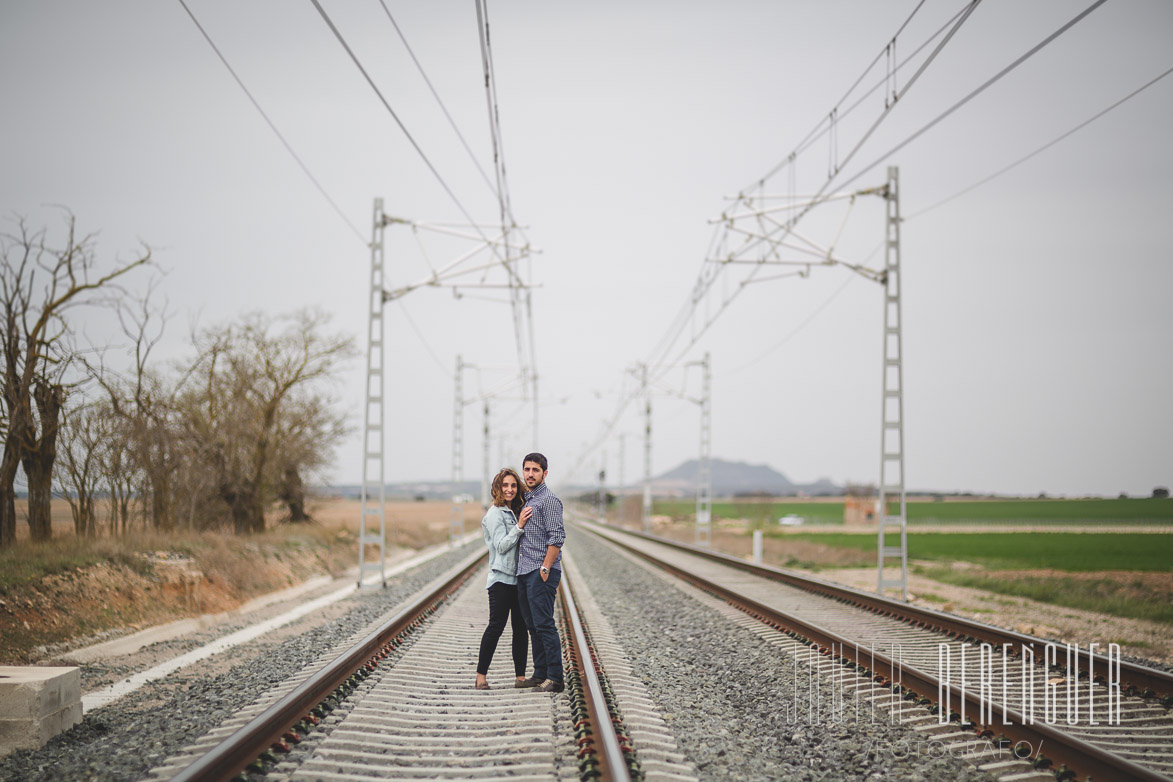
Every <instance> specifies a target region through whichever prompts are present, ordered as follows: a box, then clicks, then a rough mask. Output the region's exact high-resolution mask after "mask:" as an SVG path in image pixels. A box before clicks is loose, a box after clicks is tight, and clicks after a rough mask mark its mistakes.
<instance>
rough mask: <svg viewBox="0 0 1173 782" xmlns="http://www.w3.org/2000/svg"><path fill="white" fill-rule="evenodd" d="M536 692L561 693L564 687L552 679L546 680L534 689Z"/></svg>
mask: <svg viewBox="0 0 1173 782" xmlns="http://www.w3.org/2000/svg"><path fill="white" fill-rule="evenodd" d="M535 689H536V690H537V691H538V692H562V691H563V690H565V689H566V686H565V685H564V684H562V682H556V681H554V680H553V679H546V680H545V681H544V682H542V683H541V684H539V685H538V686H537V687H536V688H535Z"/></svg>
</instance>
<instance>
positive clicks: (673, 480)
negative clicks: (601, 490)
mask: <svg viewBox="0 0 1173 782" xmlns="http://www.w3.org/2000/svg"><path fill="white" fill-rule="evenodd" d="M698 464H699V462H698V460H696V459H689V460H688V461H686V462H684V463H683V464H681V465H680V466H679V467H676V468H674V469H672V470H669V471H668V472H666V473H664V474H662V475H660V476H658V477H656V478H653V479H652V491H653V492H654V493H656V494H690V493H693V492H695V491H696V481H697V471H698ZM711 473H712V485H713V495H714V496H723V497H728V496H731V495H734V494H756V493H761V494H775V495H793V494H799V493H803V494H811V495H837V494H842V493H843V487H842V486H837V485H835V484H834V483H833V482H831V481H830V480H828V479H827V478H820V479H819V480H817V481H815V482H814V483H793V482H792V481H790V479H789V478H787V477H786V476H785V475H783V474H782V473H780V472H778V471H777V470H775V469H774V468H773V467H771V466H769V465H768V464H748V463H746V462H727V461H725V460H724V459H713V460H712V462H711Z"/></svg>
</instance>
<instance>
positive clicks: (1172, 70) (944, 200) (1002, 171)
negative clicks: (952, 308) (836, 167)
mask: <svg viewBox="0 0 1173 782" xmlns="http://www.w3.org/2000/svg"><path fill="white" fill-rule="evenodd" d="M1170 73H1173V68H1169V69H1168V70H1166V71H1165V72H1164V73H1162V74H1161V75H1160V76H1157V77H1156V78H1154V79H1151V80H1150V81H1148V82H1146V83H1145V84H1143V85H1141V86H1140V87H1137V88H1136V89H1135V90H1133V91H1132V92H1130V93H1128V94H1127V95H1125V96H1124V97H1123V98H1121V99H1120V100H1118V101H1116V102H1115V103H1113V104H1112V105H1111V106H1108V107H1107V108H1105V109H1103V110H1102V111H1099V112H1097V113H1096V114H1095V115H1093V116H1091V117H1088V118H1087V119H1085V120H1084V121H1083V122H1081V123H1079V124H1078V125H1076V126H1075V127H1073V128H1071V129H1070V130H1068V131H1067V132H1066V133H1063V134H1061V135H1059V136H1056V137H1055V138H1053V139H1051V140H1050V141H1048V142H1047V143H1046V144H1043V145H1042V146H1041V147H1039V148H1038V149H1036V150H1034V151H1033V152H1030V153H1029V154H1026V155H1023V156H1022V157H1020V158H1019V159H1018V160H1015V161H1014V162H1013V163H1011V164H1009V165H1007V166H1004V167H1003V168H1000V169H998V170H997V171H995V172H994V173H993V174H990V175H989V176H987V177H985V178H984V179H980V180H978V181H977V182H974V183H973V184H972V185H970V186H969V187H966V188H964V189H962V190H958V191H957V192H956V193H954V194H953V195H951V196H948V197H947V198H942V199H941V200H940V201H937V202H936V203H934V204H932V205H931V206H926V207H925V208H924V209H921V210H919V211H916V212H913V213H912V214H909V215H907V216H906V217H904V220H905V221H908V220H911V219H912V218H914V217H920V216H921V215H923V214H925V213H926V212H931V211H932V210H934V209H936V208H937V207H938V206H944V205H945V204H947V203H949V202H950V201H952V200H953V199H955V198H960V197H961V196H963V195H965V194H966V193H969V192H970V191H972V190H975V189H976V188H979V187H981V186H982V185H984V184H986V183H987V182H990V181H993V180H994V179H997V178H998V177H1000V176H1002V175H1003V174H1005V173H1006V172H1008V171H1010V170H1011V169H1014V168H1017V167H1018V166H1020V165H1022V164H1023V163H1025V162H1026V161H1028V160H1030V159H1031V158H1033V157H1034V156H1035V155H1038V154H1040V153H1042V152H1045V151H1046V150H1048V149H1050V148H1051V147H1053V146H1055V145H1056V144H1058V143H1059V142H1060V141H1063V140H1064V139H1065V138H1067V137H1068V136H1071V135H1073V134H1075V133H1077V132H1079V131H1081V130H1083V129H1084V128H1086V127H1087V126H1088V125H1090V124H1092V123H1093V122H1095V121H1096V120H1098V119H1099V118H1100V117H1102V116H1104V115H1105V114H1107V113H1108V112H1110V111H1112V110H1113V109H1115V108H1116V107H1118V106H1120V105H1122V104H1123V103H1125V102H1126V101H1128V100H1130V99H1131V98H1134V97H1136V96H1137V95H1139V94H1140V93H1142V92H1144V91H1145V90H1147V89H1148V88H1149V87H1151V86H1153V85H1154V84H1156V83H1157V82H1159V81H1160V80H1161V79H1163V78H1165V77H1166V76H1168V75H1169V74H1170Z"/></svg>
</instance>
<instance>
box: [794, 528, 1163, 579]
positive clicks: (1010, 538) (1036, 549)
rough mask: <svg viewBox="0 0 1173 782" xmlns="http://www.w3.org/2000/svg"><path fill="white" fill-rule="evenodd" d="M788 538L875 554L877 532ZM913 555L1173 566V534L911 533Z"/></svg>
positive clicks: (1039, 564)
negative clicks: (874, 533) (875, 534)
mask: <svg viewBox="0 0 1173 782" xmlns="http://www.w3.org/2000/svg"><path fill="white" fill-rule="evenodd" d="M771 534H772V535H777V536H780V537H782V538H783V539H784V540H806V541H810V542H813V543H821V544H823V545H826V546H840V547H844V548H853V549H858V550H860V551H868V552H874V551H875V550H876V538H875V536H873V535H857V534H851V533H838V532H831V533H802V532H799V533H783V532H776V533H774V532H773V531H771ZM908 558H909V559H919V560H926V559H927V560H935V561H940V562H953V561H957V560H963V561H965V562H973V563H975V564H978V565H984V566H985V567H986V568H988V569H991V570H1039V569H1051V570H1066V571H1071V572H1089V571H1097V570H1143V571H1151V572H1168V571H1171V570H1173V535H1160V534H1156V535H1153V534H1146V533H1140V532H1138V533H1131V534H1129V533H1099V532H1087V533H1079V532H1035V533H1030V532H910V533H908Z"/></svg>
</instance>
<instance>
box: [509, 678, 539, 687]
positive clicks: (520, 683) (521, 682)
mask: <svg viewBox="0 0 1173 782" xmlns="http://www.w3.org/2000/svg"><path fill="white" fill-rule="evenodd" d="M544 681H545V679H535V678H533V677H532V676H531V677H530V678H528V679H518V680H517V681H515V682H514V683H513V686H514V687H516V688H518V689H521V688H522V687H537V686H538V685H539V684H541V683H542V682H544Z"/></svg>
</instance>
